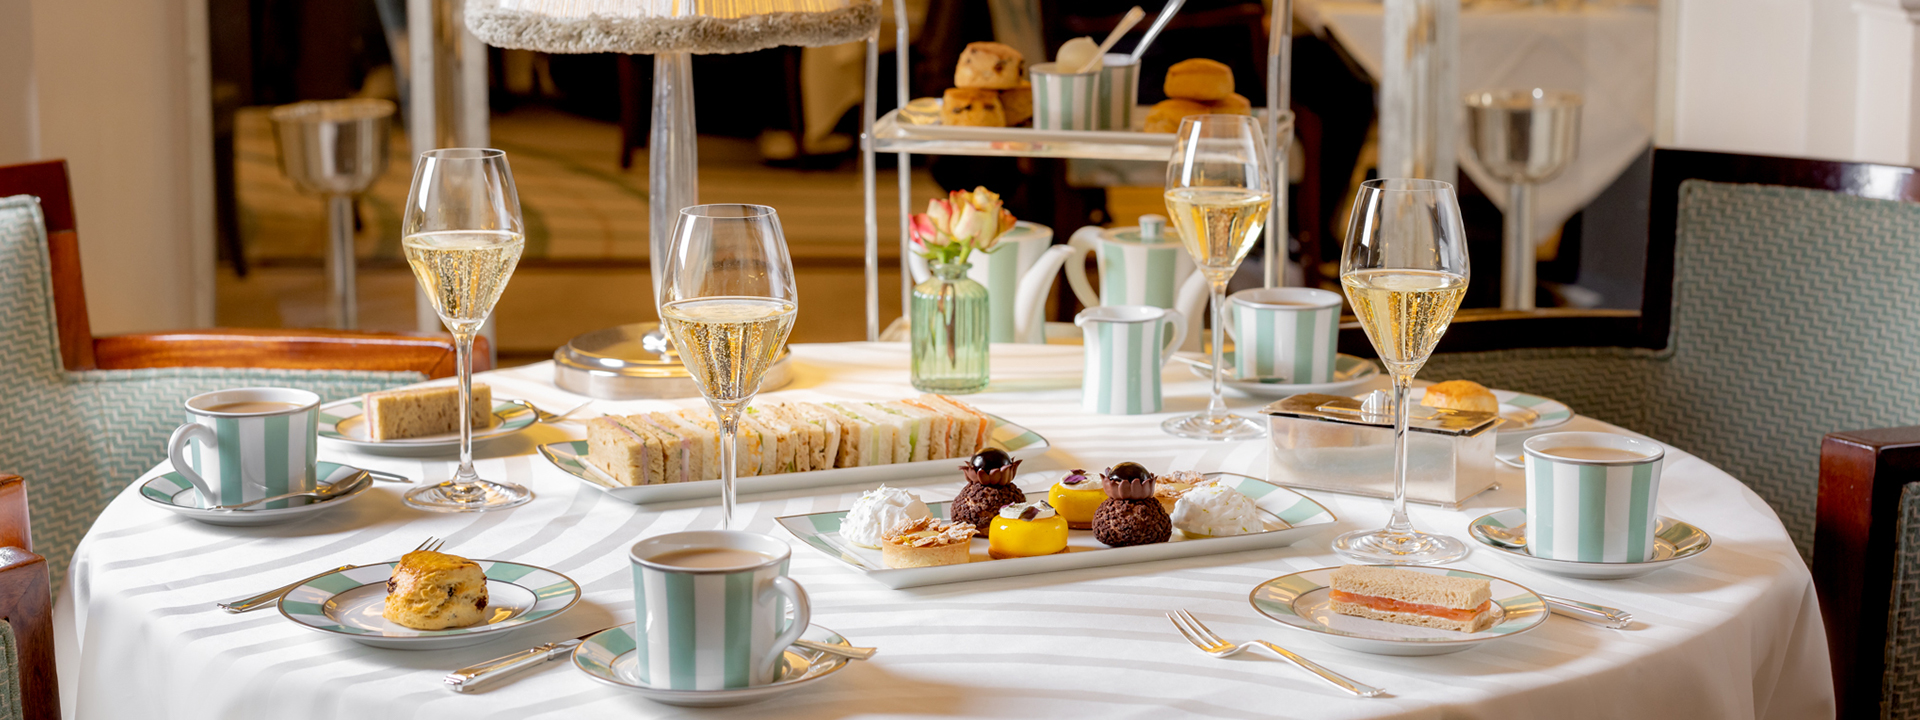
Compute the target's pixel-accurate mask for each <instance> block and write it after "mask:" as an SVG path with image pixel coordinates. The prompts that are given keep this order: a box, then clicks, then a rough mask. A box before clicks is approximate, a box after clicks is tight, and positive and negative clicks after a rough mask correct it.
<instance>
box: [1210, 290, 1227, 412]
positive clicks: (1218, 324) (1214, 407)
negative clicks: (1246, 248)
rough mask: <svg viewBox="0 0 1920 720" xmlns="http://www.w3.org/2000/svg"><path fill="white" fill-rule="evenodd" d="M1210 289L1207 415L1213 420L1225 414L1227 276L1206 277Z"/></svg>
mask: <svg viewBox="0 0 1920 720" xmlns="http://www.w3.org/2000/svg"><path fill="white" fill-rule="evenodd" d="M1207 280H1208V282H1207V285H1208V286H1209V289H1210V290H1211V291H1212V295H1213V297H1212V299H1210V300H1209V301H1208V304H1209V305H1211V306H1212V310H1211V312H1212V315H1213V394H1212V395H1210V396H1209V397H1208V398H1207V417H1208V418H1211V419H1213V420H1215V421H1218V420H1219V419H1221V418H1224V417H1226V416H1227V402H1226V400H1224V399H1222V398H1221V396H1220V383H1221V381H1222V380H1223V379H1224V378H1225V377H1226V372H1227V369H1226V356H1227V352H1226V337H1227V311H1226V304H1227V278H1208V279H1207Z"/></svg>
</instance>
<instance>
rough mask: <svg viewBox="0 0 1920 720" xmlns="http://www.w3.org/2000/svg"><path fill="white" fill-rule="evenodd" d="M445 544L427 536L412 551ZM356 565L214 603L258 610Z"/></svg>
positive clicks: (234, 609)
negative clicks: (301, 587) (296, 590)
mask: <svg viewBox="0 0 1920 720" xmlns="http://www.w3.org/2000/svg"><path fill="white" fill-rule="evenodd" d="M445 544H446V541H445V540H441V539H440V538H436V537H429V538H427V540H426V542H423V543H420V546H419V547H416V548H414V549H413V551H414V552H420V551H423V550H424V551H428V552H431V551H434V550H439V549H440V546H442V545H445ZM356 567H360V566H359V565H341V566H340V567H337V568H334V569H332V570H326V571H322V572H318V573H314V574H313V575H311V576H308V577H304V578H301V579H299V580H295V581H293V582H291V583H287V584H286V585H282V586H280V587H277V588H274V589H272V590H268V591H266V592H263V593H260V594H259V595H253V596H249V597H244V598H240V599H239V600H228V601H226V602H223V603H215V604H217V605H219V606H220V609H221V610H225V611H227V612H230V613H243V612H248V611H252V610H259V609H260V608H263V607H266V606H268V605H272V604H274V603H275V601H278V600H279V599H280V596H282V595H285V594H287V593H290V592H293V589H294V588H297V587H300V586H301V585H305V584H307V583H308V582H309V581H312V580H313V579H315V578H318V577H322V576H325V575H331V574H333V573H337V572H340V571H342V570H352V569H354V568H356Z"/></svg>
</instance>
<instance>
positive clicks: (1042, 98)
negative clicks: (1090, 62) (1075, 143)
mask: <svg viewBox="0 0 1920 720" xmlns="http://www.w3.org/2000/svg"><path fill="white" fill-rule="evenodd" d="M1100 75H1101V72H1100V71H1099V70H1095V71H1093V72H1084V73H1070V72H1062V71H1061V68H1060V66H1059V64H1058V63H1041V64H1039V65H1034V66H1032V67H1030V68H1027V76H1028V77H1029V78H1031V79H1032V81H1033V127H1034V129H1035V130H1092V129H1094V121H1095V120H1096V119H1097V118H1098V117H1099V116H1100V108H1099V90H1100Z"/></svg>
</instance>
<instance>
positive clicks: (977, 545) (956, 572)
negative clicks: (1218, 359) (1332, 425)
mask: <svg viewBox="0 0 1920 720" xmlns="http://www.w3.org/2000/svg"><path fill="white" fill-rule="evenodd" d="M1059 476H1060V473H1059V472H1049V473H1034V474H1033V475H1029V476H1026V477H1025V478H1023V480H1024V481H1023V482H1020V483H1018V484H1020V485H1021V486H1022V489H1023V490H1025V491H1026V493H1027V497H1028V498H1029V499H1034V498H1044V497H1046V495H1047V489H1048V488H1049V487H1051V486H1052V485H1053V483H1054V481H1055V480H1056V479H1058V478H1059ZM1041 479H1044V483H1042V482H1039V480H1041ZM1218 479H1219V481H1220V482H1223V483H1227V484H1229V485H1232V486H1233V487H1234V488H1235V489H1236V490H1239V491H1240V492H1241V493H1242V494H1244V495H1246V496H1247V497H1249V498H1252V499H1253V503H1254V505H1256V506H1258V507H1259V508H1260V509H1261V510H1263V511H1265V512H1266V514H1267V517H1266V521H1267V530H1266V532H1260V533H1253V534H1251V535H1235V536H1232V537H1206V538H1189V537H1185V536H1184V535H1182V534H1181V533H1180V531H1178V530H1175V531H1174V532H1173V538H1172V539H1171V540H1169V541H1167V542H1163V543H1155V544H1152V545H1135V546H1132V547H1120V548H1110V547H1107V546H1106V545H1103V544H1101V543H1100V542H1099V541H1098V540H1095V539H1093V531H1091V530H1068V531H1067V551H1066V552H1062V553H1055V554H1053V555H1043V556H1039V557H1024V558H1007V559H1004V560H994V559H991V558H989V557H988V556H987V541H986V539H985V538H974V540H973V553H972V554H973V557H972V561H971V562H968V563H966V564H963V565H941V566H937V567H923V568H889V567H887V566H886V565H884V564H882V563H881V560H880V551H879V550H869V549H867V548H863V547H859V546H856V545H854V544H853V543H851V542H847V541H846V540H844V539H842V538H841V537H840V521H841V519H842V518H845V517H846V516H847V513H846V511H844V510H841V511H835V512H824V513H812V514H809V515H789V516H786V517H783V518H779V522H780V524H781V526H783V527H785V528H786V529H787V531H788V532H791V533H793V536H794V537H797V538H799V539H800V540H801V541H802V542H805V543H806V544H808V545H810V546H812V547H813V548H814V549H816V550H819V551H820V552H823V553H826V554H827V556H828V557H831V558H835V559H838V560H840V561H841V562H844V563H846V564H848V565H851V566H853V567H854V568H855V569H857V570H860V571H862V572H864V573H866V574H867V577H870V578H873V579H874V580H878V581H880V582H881V583H882V584H884V585H886V586H887V587H891V588H896V589H898V588H910V587H919V586H921V585H938V584H941V583H950V582H964V581H968V580H985V579H988V578H1000V577H1013V576H1016V575H1034V574H1038V573H1045V572H1054V571H1058V570H1077V569H1080V568H1091V567H1102V566H1106V565H1124V564H1129V563H1143V562H1152V561H1155V560H1169V559H1173V558H1183V557H1193V556H1196V555H1216V554H1220V553H1230V552H1239V551H1241V550H1258V549H1264V548H1274V547H1282V546H1286V545H1292V544H1293V543H1295V542H1298V541H1300V540H1301V539H1303V538H1306V537H1307V536H1310V535H1313V534H1315V533H1318V532H1320V531H1321V530H1324V529H1326V527H1327V526H1328V525H1331V524H1332V523H1333V522H1334V521H1335V519H1336V518H1334V516H1333V512H1332V511H1330V510H1328V509H1327V508H1326V507H1325V506H1322V505H1321V504H1320V503H1317V502H1314V501H1313V499H1312V498H1309V497H1307V496H1305V495H1301V494H1300V493H1297V492H1294V491H1292V490H1290V489H1287V488H1284V487H1281V486H1279V485H1274V484H1272V483H1269V482H1267V481H1265V480H1258V479H1255V478H1250V477H1245V476H1235V475H1225V476H1220V477H1219V478H1218ZM947 506H948V503H944V502H940V503H928V504H927V507H928V508H929V509H930V510H932V511H933V514H934V516H936V517H941V518H945V517H947Z"/></svg>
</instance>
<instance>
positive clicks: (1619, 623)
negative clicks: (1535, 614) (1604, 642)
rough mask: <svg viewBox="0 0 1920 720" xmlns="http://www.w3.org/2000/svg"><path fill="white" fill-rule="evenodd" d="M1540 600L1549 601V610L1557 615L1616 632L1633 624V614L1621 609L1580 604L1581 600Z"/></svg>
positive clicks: (1547, 596)
mask: <svg viewBox="0 0 1920 720" xmlns="http://www.w3.org/2000/svg"><path fill="white" fill-rule="evenodd" d="M1540 599H1542V600H1545V601H1547V609H1549V610H1552V611H1553V613H1554V614H1555V615H1560V616H1563V617H1569V618H1573V619H1575V620H1579V621H1581V622H1589V623H1593V624H1595V625H1599V626H1601V627H1607V628H1613V629H1615V630H1619V629H1621V628H1624V627H1626V626H1628V625H1632V624H1633V613H1630V612H1627V611H1625V610H1621V609H1620V608H1610V607H1607V606H1605V605H1595V604H1593V603H1588V602H1580V601H1579V600H1568V599H1566V598H1563V597H1554V596H1552V595H1541V596H1540Z"/></svg>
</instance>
